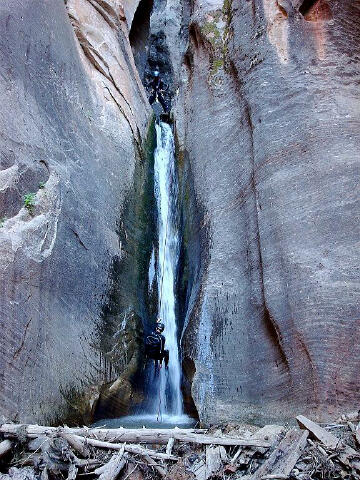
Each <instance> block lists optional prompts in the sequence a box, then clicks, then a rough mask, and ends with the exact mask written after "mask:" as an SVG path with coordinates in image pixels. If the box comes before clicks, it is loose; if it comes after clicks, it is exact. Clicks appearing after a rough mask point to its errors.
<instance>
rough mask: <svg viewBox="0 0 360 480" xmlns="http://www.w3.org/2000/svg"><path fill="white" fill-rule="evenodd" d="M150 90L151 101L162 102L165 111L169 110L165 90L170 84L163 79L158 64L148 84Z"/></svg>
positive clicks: (151, 102)
mask: <svg viewBox="0 0 360 480" xmlns="http://www.w3.org/2000/svg"><path fill="white" fill-rule="evenodd" d="M147 87H148V89H149V90H150V92H151V93H150V97H149V103H150V105H152V104H153V103H154V102H155V101H156V100H157V101H158V102H159V103H160V105H161V106H162V108H163V110H164V112H165V113H167V112H168V106H167V103H166V100H165V97H164V94H165V92H166V91H167V90H168V86H167V85H166V84H165V83H164V82H163V81H162V80H161V78H160V71H159V67H158V65H156V67H155V69H154V70H153V72H152V73H151V79H150V81H149V82H148V84H147Z"/></svg>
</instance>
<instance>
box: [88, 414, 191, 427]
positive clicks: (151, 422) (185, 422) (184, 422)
mask: <svg viewBox="0 0 360 480" xmlns="http://www.w3.org/2000/svg"><path fill="white" fill-rule="evenodd" d="M196 423H197V420H196V419H194V418H192V417H189V416H188V415H168V414H163V415H161V417H159V418H158V419H157V415H129V416H127V417H120V418H105V419H104V420H99V421H98V422H96V423H94V424H93V425H92V427H104V428H120V427H124V428H142V427H146V428H174V427H179V428H194V426H195V425H196Z"/></svg>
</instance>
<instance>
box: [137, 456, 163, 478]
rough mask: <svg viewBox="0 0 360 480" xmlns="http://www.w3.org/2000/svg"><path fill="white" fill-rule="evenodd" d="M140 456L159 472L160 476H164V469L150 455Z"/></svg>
mask: <svg viewBox="0 0 360 480" xmlns="http://www.w3.org/2000/svg"><path fill="white" fill-rule="evenodd" d="M142 457H143V459H144V460H145V461H146V462H147V463H148V464H149V465H150V466H151V467H154V468H155V470H156V471H157V472H158V473H160V475H161V476H162V477H165V476H166V472H165V470H164V469H163V468H162V467H160V465H158V464H157V463H156V462H155V461H154V460H153V459H152V458H151V457H149V455H143V456H142Z"/></svg>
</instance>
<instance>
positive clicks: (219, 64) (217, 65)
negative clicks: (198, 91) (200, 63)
mask: <svg viewBox="0 0 360 480" xmlns="http://www.w3.org/2000/svg"><path fill="white" fill-rule="evenodd" d="M223 67H224V59H223V58H217V59H215V60H213V62H212V66H211V71H210V73H211V75H213V76H214V75H216V74H217V73H218V71H219V70H220V69H221V68H223Z"/></svg>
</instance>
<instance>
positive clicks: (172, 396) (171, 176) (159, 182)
mask: <svg viewBox="0 0 360 480" xmlns="http://www.w3.org/2000/svg"><path fill="white" fill-rule="evenodd" d="M156 140H157V141H156V149H155V152H154V196H155V199H156V207H157V219H158V225H157V227H158V228H157V230H158V255H157V258H156V259H155V250H156V249H155V248H153V251H152V254H151V258H150V263H149V277H148V281H149V292H148V294H149V298H150V296H151V295H152V292H153V288H154V284H155V282H156V284H157V290H158V299H159V300H158V317H159V318H160V319H161V322H162V323H164V325H165V330H164V332H163V335H164V336H165V348H166V349H168V350H169V354H170V360H169V366H168V369H165V366H164V364H163V365H162V368H161V369H160V373H159V371H158V370H156V369H155V365H154V362H153V361H150V360H148V361H147V363H146V368H145V370H144V371H143V375H144V379H143V381H144V401H143V403H142V404H141V406H140V407H137V408H136V409H135V411H134V414H133V415H131V416H127V417H121V418H117V419H113V420H107V421H106V422H104V420H101V421H100V422H98V425H100V424H101V425H106V426H108V427H110V428H111V427H114V428H116V427H119V426H128V427H139V426H143V425H146V426H149V427H153V426H158V425H159V423H161V427H163V428H164V427H168V426H169V427H172V426H174V425H177V426H182V427H185V426H189V427H190V426H192V425H193V424H194V423H195V420H194V419H193V418H191V417H189V416H187V415H185V414H184V408H183V398H182V392H181V363H180V352H179V342H178V333H177V326H176V316H175V305H176V271H177V267H178V262H179V254H180V236H179V214H178V209H177V203H178V182H177V175H176V168H175V146H174V136H173V133H172V129H171V127H170V125H169V124H167V123H164V122H160V123H159V124H157V125H156ZM95 425H97V424H95Z"/></svg>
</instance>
